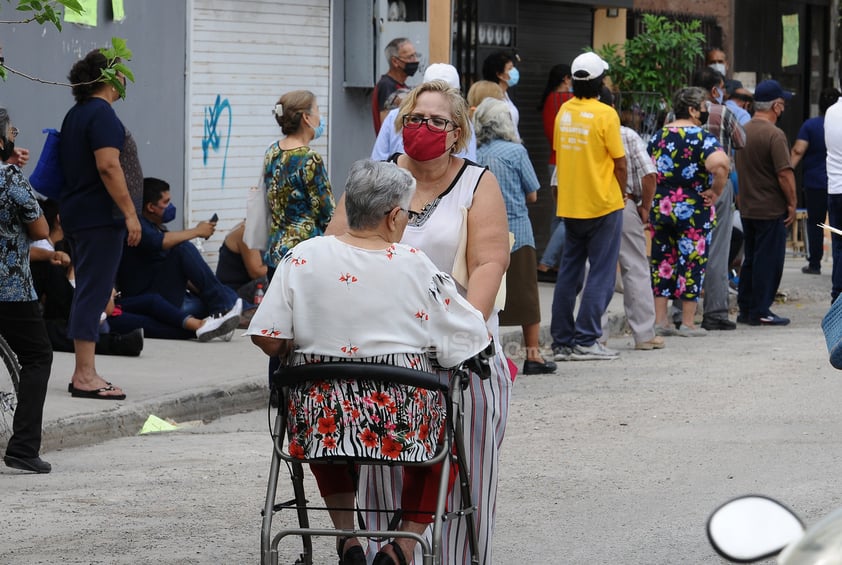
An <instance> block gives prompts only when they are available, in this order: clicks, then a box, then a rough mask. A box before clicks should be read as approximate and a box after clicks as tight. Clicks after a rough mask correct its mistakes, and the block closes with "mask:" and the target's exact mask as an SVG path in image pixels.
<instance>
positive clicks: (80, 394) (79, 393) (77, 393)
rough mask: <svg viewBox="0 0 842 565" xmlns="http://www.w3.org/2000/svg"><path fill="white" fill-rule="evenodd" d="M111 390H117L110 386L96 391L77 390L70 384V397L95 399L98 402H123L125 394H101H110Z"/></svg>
mask: <svg viewBox="0 0 842 565" xmlns="http://www.w3.org/2000/svg"><path fill="white" fill-rule="evenodd" d="M112 390H117V388H116V387H115V386H114V385H111V384H109V385H108V386H104V387H102V388H98V389H96V390H79V389H78V388H75V387H74V386H73V385H72V384H71V385H70V396H72V397H73V398H96V399H99V400H125V398H126V395H125V394H102V393H103V392H110V391H112Z"/></svg>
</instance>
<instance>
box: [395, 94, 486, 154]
mask: <svg viewBox="0 0 842 565" xmlns="http://www.w3.org/2000/svg"><path fill="white" fill-rule="evenodd" d="M425 92H436V93H438V94H441V95H442V96H443V97H444V98H445V100H447V102H448V104H449V105H450V118H451V119H452V120H453V121H454V122H455V123H456V127H458V128H459V136H458V137H457V138H456V143H454V144H453V147H452V148H451V152H452V153H459V152H460V151H463V150H464V149H465V148H466V147H467V146H468V140H469V139H470V138H471V128H470V125H468V105H467V104H466V103H465V99H464V98H462V93H461V92H459V90H457V89H455V88H453V87H452V86H450V85H449V84H447V83H446V82H444V81H443V80H431V81H430V82H425V83H422V84H420V85H418V86H416V87H415V88H413V89H412V90H410V91H409V94H407V95H406V98H404V99H403V102H401V106H400V108H399V109H398V118H397V119H396V120H395V131H396V132H400V131H401V128H403V119H404V117H405V116H408V115H410V114H411V113H412V112H413V110H415V106H416V105H417V104H418V97H419V96H421V95H422V94H424V93H425Z"/></svg>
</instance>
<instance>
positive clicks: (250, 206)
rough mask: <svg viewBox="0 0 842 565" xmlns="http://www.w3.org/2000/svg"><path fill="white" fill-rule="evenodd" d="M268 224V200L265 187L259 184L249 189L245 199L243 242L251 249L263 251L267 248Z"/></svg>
mask: <svg viewBox="0 0 842 565" xmlns="http://www.w3.org/2000/svg"><path fill="white" fill-rule="evenodd" d="M261 180H262V179H261ZM269 223H270V213H269V199H268V195H267V192H266V188H265V186H264V185H263V183H262V182H260V183H259V184H258V185H257V186H253V187H251V188H250V189H249V193H248V197H247V198H246V227H245V230H244V231H243V242H244V243H245V244H246V245H247V246H248V247H249V248H251V249H258V250H260V251H265V250H266V248H267V247H269Z"/></svg>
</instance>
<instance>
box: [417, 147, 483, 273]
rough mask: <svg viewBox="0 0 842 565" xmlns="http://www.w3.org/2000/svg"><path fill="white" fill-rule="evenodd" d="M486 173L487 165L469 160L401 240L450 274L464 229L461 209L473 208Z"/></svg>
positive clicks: (422, 211) (425, 208)
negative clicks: (480, 164)
mask: <svg viewBox="0 0 842 565" xmlns="http://www.w3.org/2000/svg"><path fill="white" fill-rule="evenodd" d="M484 172H485V168H484V167H480V166H479V165H477V164H475V163H473V162H471V161H467V160H466V161H465V163H464V164H463V165H462V169H461V170H460V171H459V173H458V174H457V175H456V179H455V180H454V181H453V183H452V184H451V185H450V186H449V187H448V188H447V190H445V191H444V192H443V193H442V194H440V195H439V196H438V198H436V199H435V200H433V201H432V202H430V203H429V204H428V205H427V206H425V207H424V209H423V210H421V215H420V216H418V217H417V218H415V220H413V221H412V222H411V223H410V224H409V225H408V226H407V227H406V231H405V232H404V234H403V238H402V239H401V243H404V244H406V245H410V246H412V247H415V248H417V249H420V250H421V251H423V252H424V253H425V254H426V255H427V257H429V258H430V260H432V261H433V263H434V264H435V265H436V267H438V269H439V270H441V271H444V272H445V273H447V274H451V272H452V270H453V261H454V259H455V258H456V248H457V247H458V246H459V233H460V231H461V229H462V208H467V209H469V210H470V208H471V205H472V204H473V202H474V192H475V191H476V189H477V185H478V184H479V179H480V177H481V176H482V174H483V173H484Z"/></svg>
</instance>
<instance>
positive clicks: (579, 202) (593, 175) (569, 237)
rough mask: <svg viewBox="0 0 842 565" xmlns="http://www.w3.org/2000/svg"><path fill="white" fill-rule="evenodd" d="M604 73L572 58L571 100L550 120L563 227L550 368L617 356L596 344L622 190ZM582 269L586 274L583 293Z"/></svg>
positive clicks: (621, 160)
mask: <svg viewBox="0 0 842 565" xmlns="http://www.w3.org/2000/svg"><path fill="white" fill-rule="evenodd" d="M607 70H608V64H607V63H606V62H605V61H603V60H602V59H601V58H600V57H599V56H598V55H597V54H596V53H583V54H582V55H579V56H578V57H576V58H575V59H574V60H573V64H572V65H571V71H572V73H573V98H572V99H571V100H568V101H567V102H565V103H564V104H563V105H562V107H561V109H560V110H559V112H558V115H557V116H556V120H555V126H554V138H553V150H554V151H555V152H556V163H557V167H558V168H557V171H558V173H557V174H558V178H557V181H558V209H557V215H558V216H559V217H562V218H564V224H565V227H566V228H567V234H566V238H565V245H564V254H563V255H562V258H561V265H560V266H559V274H558V279H557V280H556V287H555V293H554V295H553V308H552V322H551V324H550V333H551V335H552V338H553V356H554V358H555V360H556V361H568V360H573V361H586V360H597V359H616V358H617V356H618V353H617V352H616V351H612V350H610V349H608V348H606V347H605V346H604V345H602V344H601V343H600V342H599V338H600V337H602V324H601V318H602V314H603V313H604V312H605V309H606V308H608V303H609V302H610V301H611V295H612V294H613V293H614V279H615V275H616V266H617V257H618V255H619V251H620V234H621V232H622V227H623V208H624V206H625V202H624V197H625V191H624V187H625V186H626V157H625V150H624V148H623V140H622V137H621V135H620V119H619V117H618V116H617V112H616V111H615V110H614V109H613V108H611V107H609V106H606V105H605V104H602V103H600V101H599V92H600V90H601V88H602V82H603V79H604V78H605V71H607ZM586 262H588V263H589V264H590V271H589V274H588V280H587V284H586V285H584V288H583V282H584V276H585V263H586ZM580 290H581V291H582V299H581V303H580V305H579V312H578V314H577V316H576V317H575V319H574V316H573V311H574V308H575V306H576V295H577V294H578V293H579V291H580Z"/></svg>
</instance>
